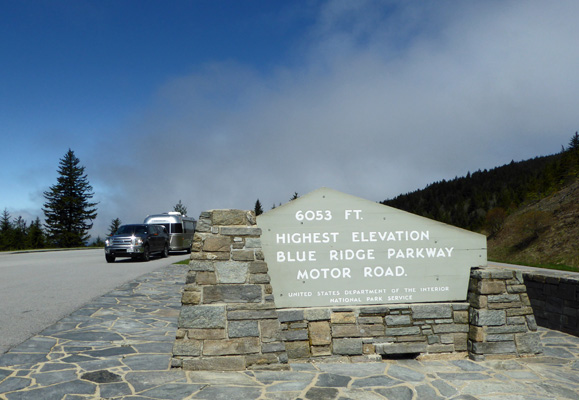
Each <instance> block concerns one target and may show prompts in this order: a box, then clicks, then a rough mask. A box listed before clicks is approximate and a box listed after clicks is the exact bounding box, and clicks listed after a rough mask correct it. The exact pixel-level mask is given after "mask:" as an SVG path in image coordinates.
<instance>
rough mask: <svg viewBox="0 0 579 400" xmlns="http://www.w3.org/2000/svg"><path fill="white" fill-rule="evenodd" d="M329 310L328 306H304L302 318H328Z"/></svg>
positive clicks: (313, 319)
mask: <svg viewBox="0 0 579 400" xmlns="http://www.w3.org/2000/svg"><path fill="white" fill-rule="evenodd" d="M330 315H331V310H330V309H329V308H306V309H305V310H304V314H303V316H304V319H306V320H307V321H323V320H329V319H330Z"/></svg>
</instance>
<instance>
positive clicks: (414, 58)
mask: <svg viewBox="0 0 579 400" xmlns="http://www.w3.org/2000/svg"><path fill="white" fill-rule="evenodd" d="M577 15H579V3H578V2H576V1H557V2H548V3H547V2H543V1H484V2H463V1H440V2H423V1H379V0H368V1H364V0H359V1H345V0H329V1H321V0H320V1H316V0H304V1H268V0H260V1H257V0H247V1H218V0H211V1H209V0H203V1H202V0H199V1H195V0H191V1H168V2H161V1H149V0H138V1H137V0H132V1H128V0H115V1H102V0H98V1H97V0H93V1H86V0H74V1H73V0H66V1H65V0H51V1H42V0H34V1H32V0H0V54H1V55H2V59H1V61H2V62H0V129H1V131H2V145H1V147H0V156H1V157H2V161H3V163H2V164H3V168H1V169H0V179H1V182H2V190H1V194H0V209H4V208H6V209H7V210H8V211H9V212H10V214H11V215H12V216H13V217H17V216H19V215H21V216H22V217H23V218H24V219H26V220H27V221H28V222H30V221H32V220H33V219H34V218H36V217H37V216H38V217H40V218H42V217H43V214H42V211H41V207H42V204H43V202H44V198H43V196H42V193H43V192H44V191H46V190H47V189H48V188H49V186H50V185H53V184H54V183H56V176H57V172H56V171H57V168H58V162H59V160H60V158H62V157H63V156H64V155H65V153H66V152H67V150H68V149H69V148H71V149H72V150H73V151H74V152H75V154H76V155H77V157H78V158H79V159H80V161H81V164H82V165H84V166H85V168H86V169H85V172H86V174H87V175H88V179H89V181H90V182H91V184H92V185H93V187H94V191H95V197H94V199H93V200H95V201H98V202H99V205H98V213H99V215H98V217H97V220H96V221H95V229H94V230H93V237H96V235H101V236H102V235H104V233H105V232H106V230H107V227H108V225H109V224H110V221H111V220H112V219H114V218H117V217H118V218H120V219H121V220H122V221H123V222H126V223H129V222H140V221H141V220H143V219H144V217H145V216H146V215H147V214H150V213H158V212H164V211H170V210H171V209H172V208H173V206H174V205H175V204H176V203H177V202H178V201H179V200H181V201H182V202H183V204H184V205H185V206H186V207H187V208H188V210H189V214H190V215H192V216H195V217H197V216H198V215H199V213H200V212H202V211H204V210H207V209H214V208H245V209H251V208H253V205H254V203H255V200H256V199H258V198H259V199H260V201H261V202H262V204H263V205H264V208H265V209H266V210H267V209H269V208H271V205H273V204H279V203H284V202H286V201H287V200H289V198H290V197H291V196H292V195H293V193H294V192H298V193H300V194H305V193H308V192H310V191H312V190H315V189H317V188H319V187H322V186H326V187H331V188H333V189H336V190H340V191H344V192H346V193H349V194H353V195H356V196H359V197H363V198H366V199H369V200H376V201H381V200H384V199H386V198H390V197H394V196H396V195H398V194H400V193H405V192H408V191H412V190H416V189H419V188H422V187H424V186H425V185H427V184H429V183H431V182H433V181H436V180H441V179H452V178H454V177H455V176H462V175H465V174H466V173H467V172H468V171H475V170H477V169H484V168H493V167H495V166H499V165H503V164H505V163H508V162H510V161H511V160H522V159H527V158H530V157H534V156H538V155H546V154H552V153H555V152H557V151H559V150H560V149H561V145H566V144H567V143H568V141H569V139H570V138H571V136H572V135H573V134H574V132H575V131H577V130H578V129H579V123H578V115H577V110H578V109H579V107H578V106H579V104H578V103H579V78H578V74H577V71H578V70H579V46H577V43H579V24H577V22H576V21H575V19H576V16H577Z"/></svg>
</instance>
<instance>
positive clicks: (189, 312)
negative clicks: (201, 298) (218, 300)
mask: <svg viewBox="0 0 579 400" xmlns="http://www.w3.org/2000/svg"><path fill="white" fill-rule="evenodd" d="M179 327H180V328H205V329H211V328H225V306H222V305H219V306H214V305H200V306H186V305H184V306H183V307H181V313H180V315H179Z"/></svg>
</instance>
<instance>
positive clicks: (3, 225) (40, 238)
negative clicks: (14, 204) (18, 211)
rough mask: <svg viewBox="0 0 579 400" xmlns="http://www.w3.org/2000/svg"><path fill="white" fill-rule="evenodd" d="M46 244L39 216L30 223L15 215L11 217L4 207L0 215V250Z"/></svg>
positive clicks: (37, 246)
mask: <svg viewBox="0 0 579 400" xmlns="http://www.w3.org/2000/svg"><path fill="white" fill-rule="evenodd" d="M46 246H47V239H46V235H45V234H44V231H43V230H42V224H41V223H40V218H36V220H35V221H34V222H32V223H30V225H29V224H28V223H27V222H26V221H25V220H24V219H22V217H17V218H14V219H12V217H11V216H10V213H9V212H8V210H6V209H4V212H3V213H2V217H0V251H6V250H24V249H43V248H45V247H46Z"/></svg>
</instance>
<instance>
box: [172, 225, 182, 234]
mask: <svg viewBox="0 0 579 400" xmlns="http://www.w3.org/2000/svg"><path fill="white" fill-rule="evenodd" d="M171 233H183V225H181V224H171Z"/></svg>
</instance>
